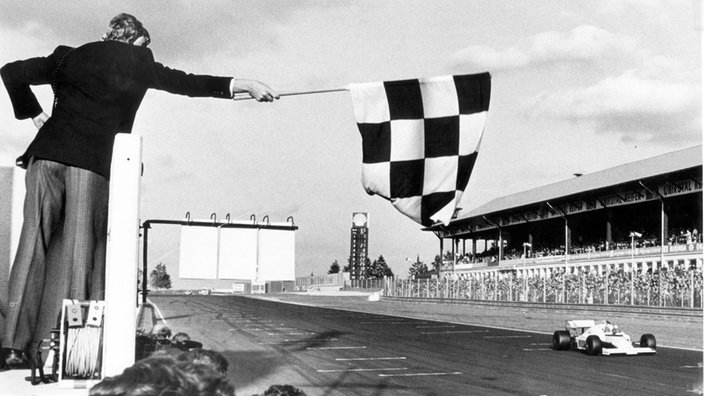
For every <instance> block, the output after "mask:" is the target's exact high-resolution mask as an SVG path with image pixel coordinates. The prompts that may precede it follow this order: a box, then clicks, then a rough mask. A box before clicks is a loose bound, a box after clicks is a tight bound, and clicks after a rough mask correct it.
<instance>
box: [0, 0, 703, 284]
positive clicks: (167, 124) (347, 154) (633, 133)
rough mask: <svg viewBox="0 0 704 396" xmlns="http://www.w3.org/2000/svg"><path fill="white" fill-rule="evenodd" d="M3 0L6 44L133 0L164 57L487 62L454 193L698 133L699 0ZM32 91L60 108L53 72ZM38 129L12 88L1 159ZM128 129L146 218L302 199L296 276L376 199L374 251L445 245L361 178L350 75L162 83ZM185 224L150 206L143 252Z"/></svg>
mask: <svg viewBox="0 0 704 396" xmlns="http://www.w3.org/2000/svg"><path fill="white" fill-rule="evenodd" d="M0 2H1V3H2V10H3V11H2V13H0V48H2V50H1V51H0V64H5V63H7V62H11V61H14V60H18V59H26V58H30V57H35V56H46V55H48V54H50V53H51V51H52V50H53V49H54V48H55V47H56V46H58V45H70V46H79V45H82V44H84V43H86V42H90V41H97V40H99V39H100V37H101V36H102V34H103V33H104V31H105V30H106V28H107V24H108V21H109V20H110V18H111V17H113V16H114V15H116V14H118V13H120V12H127V13H130V14H133V15H135V16H136V17H137V18H138V19H140V20H141V21H142V22H143V23H144V25H145V27H146V28H147V29H148V30H149V32H150V34H151V38H152V43H151V44H150V48H151V49H152V51H153V53H154V56H155V59H156V60H157V61H159V62H161V63H163V64H165V65H167V66H169V67H172V68H177V69H181V70H184V71H187V72H191V73H196V74H213V75H221V76H232V77H237V78H250V79H256V80H260V81H263V82H265V83H267V84H269V85H270V86H271V87H273V88H274V89H275V90H278V91H279V92H292V91H305V90H316V89H327V88H339V87H345V86H347V85H348V84H350V83H361V82H374V81H387V80H399V79H408V78H419V77H434V76H441V75H449V74H469V73H478V72H484V71H488V72H490V73H491V75H492V98H491V105H490V110H489V116H488V119H487V124H486V129H485V132H484V137H483V140H482V144H481V147H480V150H479V157H478V159H477V163H476V165H475V168H474V171H473V173H472V177H471V179H470V182H469V185H468V188H467V190H466V191H465V193H464V195H463V197H462V203H461V207H462V208H463V211H469V210H471V209H473V208H475V207H477V206H479V205H481V204H483V203H486V202H488V201H490V200H492V199H494V198H497V197H500V196H504V195H507V194H511V193H515V192H519V191H523V190H527V189H530V188H534V187H538V186H542V185H545V184H549V183H553V182H557V181H561V180H565V179H568V178H570V177H573V174H574V173H591V172H595V171H598V170H602V169H606V168H609V167H612V166H616V165H619V164H623V163H627V162H632V161H636V160H640V159H644V158H648V157H652V156H656V155H660V154H663V153H667V152H670V151H674V150H677V149H681V148H685V147H691V146H694V145H697V144H701V141H702V136H701V126H702V119H701V113H702V102H701V100H702V99H701V66H702V64H701V63H702V62H701V51H702V46H701V37H702V22H701V4H700V2H699V1H695V0H692V1H679V2H669V1H656V0H623V1H613V0H593V1H585V0H579V1H577V0H574V1H564V0H563V1H547V0H543V1H502V0H491V1H489V0H481V1H467V0H458V1H450V0H447V1H443V0H437V1H412V0H411V1H398V0H390V1H383V2H382V1H372V0H355V1H335V2H330V1H322V0H318V1H296V2H292V1H284V0H280V1H267V0H259V1H232V0H216V1H185V0H180V1H179V0H172V1H169V2H157V1H144V0H128V1H121V2H119V4H117V3H118V2H96V1H84V0H72V1H70V2H67V1H46V0H45V1H9V0H2V1H0ZM35 92H36V93H37V95H38V97H39V99H40V101H41V103H42V105H43V106H44V107H45V109H46V110H50V108H51V101H52V96H51V90H50V88H49V87H48V86H38V87H35ZM47 112H49V111H47ZM35 133H36V130H35V129H34V126H33V124H32V122H31V121H30V120H25V121H17V120H15V119H14V117H13V113H12V108H11V105H10V102H9V98H8V96H7V93H6V92H5V91H4V90H3V92H2V93H0V166H12V165H13V164H14V158H15V157H16V156H17V155H19V154H21V153H22V152H23V151H24V149H25V148H26V146H27V145H28V144H29V142H30V141H31V140H32V138H33V137H34V135H35ZM133 133H136V134H139V135H141V136H142V138H143V162H144V166H145V171H144V176H143V178H142V195H141V201H140V205H141V209H140V213H141V218H142V221H144V220H147V219H182V218H184V216H185V213H186V212H190V214H191V217H192V218H197V219H208V218H210V216H211V214H212V213H215V214H216V217H217V218H218V219H224V217H225V216H226V214H228V213H229V214H230V217H231V218H232V219H249V218H250V216H251V215H252V214H254V215H255V216H256V217H257V218H258V219H259V218H262V217H263V216H266V215H268V216H269V218H270V219H271V221H285V220H286V219H287V218H288V217H289V216H292V217H293V218H294V221H295V224H296V225H297V226H298V227H299V229H298V231H297V232H296V274H297V275H298V276H304V275H309V274H310V273H314V274H316V275H320V274H323V273H325V272H327V270H328V269H329V267H330V265H331V263H332V262H333V261H335V260H337V261H338V262H339V263H340V264H341V265H345V264H346V262H347V257H348V256H349V249H350V245H349V238H350V227H351V225H352V213H353V212H356V211H362V212H368V213H369V218H370V231H369V233H370V234H369V235H370V236H369V238H370V239H369V257H370V259H372V260H374V259H377V258H378V257H379V256H380V255H383V256H384V258H385V260H386V262H387V263H388V264H389V266H390V267H391V269H392V270H393V271H394V273H395V274H396V275H401V276H405V275H407V274H408V267H409V265H408V262H407V259H411V260H415V259H416V257H419V258H420V259H421V260H422V261H424V262H426V263H430V262H431V261H432V260H433V258H434V256H435V255H436V254H438V253H439V241H438V239H437V238H436V237H435V236H434V235H433V234H432V233H429V232H424V231H421V226H420V225H419V224H417V223H414V222H413V221H412V220H410V219H409V218H407V217H405V216H404V215H403V214H401V213H400V212H398V211H396V209H394V208H393V207H392V206H391V204H390V203H388V202H387V201H386V200H384V199H381V198H379V197H375V196H369V195H367V194H366V192H365V191H364V189H363V187H362V184H361V158H362V151H361V139H360V135H359V132H358V130H357V126H356V123H355V121H354V113H353V108H352V102H351V97H350V95H349V93H348V92H336V93H327V94H316V95H304V96H294V97H284V98H282V99H281V100H279V101H277V102H275V103H257V102H255V101H251V100H250V101H236V102H234V101H229V100H223V99H211V98H198V99H193V98H188V97H185V96H177V95H171V94H168V93H165V92H159V91H154V90H152V91H149V92H148V93H147V96H146V97H145V100H144V102H143V103H142V106H141V108H140V110H139V112H138V114H137V118H136V121H135V125H134V129H133ZM461 215H462V213H461V212H460V216H461ZM157 227H158V228H157ZM178 235H179V234H178V229H177V228H175V227H168V226H154V228H153V230H152V231H151V232H150V241H149V243H150V252H149V254H150V266H152V265H155V264H156V263H157V262H165V263H166V264H167V268H168V267H170V268H172V270H173V268H174V266H175V265H176V263H177V261H178ZM448 245H449V244H446V245H445V246H446V247H447V246H448Z"/></svg>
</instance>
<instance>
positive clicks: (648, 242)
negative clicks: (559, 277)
mask: <svg viewBox="0 0 704 396" xmlns="http://www.w3.org/2000/svg"><path fill="white" fill-rule="evenodd" d="M640 235H641V236H640V237H638V238H634V239H633V241H631V240H630V238H629V239H628V240H618V241H611V242H607V241H606V240H601V241H593V242H585V243H581V244H574V245H572V246H571V247H570V252H569V253H570V254H587V253H596V252H608V251H614V250H628V249H631V248H636V249H641V248H648V247H657V246H660V236H659V235H654V234H652V233H649V234H648V233H641V234H640ZM631 242H633V245H631ZM693 243H702V235H701V234H700V233H699V231H698V230H697V228H692V229H688V228H681V229H672V230H670V232H669V233H668V238H667V245H669V246H672V245H690V244H693ZM534 245H536V244H534ZM525 253H527V258H539V257H551V256H563V255H564V254H565V245H564V244H563V245H559V246H540V245H538V246H535V247H531V248H530V249H528V250H526V252H525ZM523 257H524V250H523V248H522V247H520V248H515V247H510V246H508V247H505V248H504V250H503V252H502V255H501V260H518V259H522V258H523ZM498 261H499V248H498V245H497V244H496V243H492V245H491V247H489V248H488V249H486V250H485V251H483V252H481V253H477V254H474V255H473V254H471V253H465V254H463V255H460V256H459V257H458V259H457V262H458V264H476V263H482V264H489V265H490V264H492V263H496V262H498Z"/></svg>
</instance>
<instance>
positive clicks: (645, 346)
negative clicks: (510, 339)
mask: <svg viewBox="0 0 704 396" xmlns="http://www.w3.org/2000/svg"><path fill="white" fill-rule="evenodd" d="M656 346H657V345H656V342H655V336H653V335H652V334H643V335H642V336H641V337H640V342H639V343H638V344H636V343H634V342H632V341H631V337H630V336H629V335H628V334H626V333H624V332H622V331H621V330H619V328H618V326H616V325H615V324H612V323H611V322H609V321H608V320H604V321H602V322H601V323H596V322H595V321H594V320H568V321H566V323H565V330H558V331H556V332H555V333H554V334H553V336H552V348H553V349H555V350H558V351H562V350H567V349H571V348H574V349H577V350H581V351H585V352H586V353H587V354H588V355H639V354H651V353H655V348H656Z"/></svg>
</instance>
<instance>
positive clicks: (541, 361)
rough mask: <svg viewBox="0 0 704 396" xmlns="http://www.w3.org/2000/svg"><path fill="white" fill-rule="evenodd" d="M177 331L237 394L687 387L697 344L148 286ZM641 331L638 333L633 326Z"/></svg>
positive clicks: (598, 391) (624, 391) (695, 390)
mask: <svg viewBox="0 0 704 396" xmlns="http://www.w3.org/2000/svg"><path fill="white" fill-rule="evenodd" d="M151 301H153V302H154V303H155V304H156V306H157V307H158V308H159V309H160V312H161V314H162V315H163V316H164V318H165V320H166V323H167V324H168V326H169V327H171V329H172V330H173V331H185V332H187V333H189V335H190V336H191V337H192V338H193V339H195V340H198V341H201V342H203V344H204V347H206V348H211V349H215V350H217V351H220V352H221V353H223V355H224V356H225V357H226V358H227V359H228V361H229V362H230V369H229V371H228V376H229V378H230V381H231V382H232V383H233V384H235V386H236V388H237V394H238V395H252V394H257V393H260V392H262V391H263V390H264V389H266V388H267V387H268V386H269V385H271V384H291V385H294V386H297V387H299V388H301V389H303V390H304V391H305V392H306V393H307V394H308V395H572V394H580V395H605V394H613V395H691V394H701V392H702V365H701V362H702V352H701V351H693V350H682V349H671V348H662V347H661V348H658V353H657V354H656V355H651V356H636V357H625V356H609V357H606V356H604V357H602V356H587V355H585V354H583V353H581V352H577V351H559V352H558V351H553V350H552V349H551V348H550V342H551V335H550V334H539V333H529V332H519V331H512V330H505V329H499V328H494V327H491V328H490V327H480V326H469V325H460V324H453V323H445V322H438V321H432V320H420V319H410V318H400V317H394V316H388V315H375V314H371V313H363V312H352V311H342V310H335V309H327V308H319V307H311V306H303V305H292V304H285V303H281V302H276V301H267V300H260V299H252V298H246V297H237V296H163V297H161V296H153V297H151ZM633 336H635V337H634V338H636V337H637V338H639V337H640V334H633Z"/></svg>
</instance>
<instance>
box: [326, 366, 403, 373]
mask: <svg viewBox="0 0 704 396" xmlns="http://www.w3.org/2000/svg"><path fill="white" fill-rule="evenodd" d="M401 370H408V368H407V367H387V368H357V369H332V370H316V371H317V372H319V373H355V372H366V371H401Z"/></svg>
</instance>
